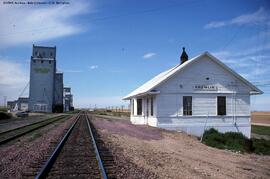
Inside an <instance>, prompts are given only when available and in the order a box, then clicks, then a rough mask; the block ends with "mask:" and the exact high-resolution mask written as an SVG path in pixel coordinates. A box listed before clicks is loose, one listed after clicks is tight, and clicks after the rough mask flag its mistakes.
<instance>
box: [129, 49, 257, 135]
mask: <svg viewBox="0 0 270 179" xmlns="http://www.w3.org/2000/svg"><path fill="white" fill-rule="evenodd" d="M178 69H179V70H178ZM198 85H204V86H207V85H208V86H211V87H213V88H211V89H198V88H195V86H198ZM251 92H254V93H251ZM261 93H262V91H260V90H259V89H258V88H256V87H255V86H253V85H252V84H250V83H249V82H247V81H245V80H243V79H242V78H241V77H239V76H238V75H237V74H235V73H234V72H232V71H230V70H229V69H228V68H227V67H224V65H223V64H222V63H220V62H219V61H218V60H217V59H215V58H214V57H213V56H211V55H210V54H209V53H205V54H204V55H200V56H198V57H195V58H193V59H192V60H190V61H188V62H185V63H184V64H182V65H178V66H176V67H174V68H171V69H170V70H168V71H165V72H163V73H161V74H159V75H158V76H156V77H155V78H153V79H152V80H150V81H149V82H147V83H146V84H145V85H143V86H141V87H139V88H138V89H136V90H134V91H133V92H132V93H131V94H129V95H128V96H126V97H125V99H131V101H132V102H131V108H132V111H133V109H134V114H135V115H133V113H132V114H131V122H132V123H134V124H148V125H151V126H156V127H160V128H165V129H171V130H181V131H185V132H187V133H189V134H193V135H197V136H201V135H202V134H203V132H204V131H205V130H206V129H209V128H212V127H213V128H216V129H218V130H219V131H221V132H226V131H235V132H242V133H243V134H244V135H246V136H247V137H250V129H251V124H250V95H251V94H261ZM183 96H192V115H191V116H184V115H183ZM218 96H226V115H224V116H219V115H217V98H218ZM150 97H154V115H153V116H149V113H150V110H149V109H150ZM138 98H141V99H143V100H142V115H140V116H138V115H136V114H137V101H136V100H137V99H138ZM147 98H148V99H149V104H148V106H147ZM147 108H148V110H149V112H148V115H147Z"/></svg>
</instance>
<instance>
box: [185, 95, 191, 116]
mask: <svg viewBox="0 0 270 179" xmlns="http://www.w3.org/2000/svg"><path fill="white" fill-rule="evenodd" d="M183 115H184V116H191V115H192V96H183Z"/></svg>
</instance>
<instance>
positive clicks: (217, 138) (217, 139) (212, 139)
mask: <svg viewBox="0 0 270 179" xmlns="http://www.w3.org/2000/svg"><path fill="white" fill-rule="evenodd" d="M203 143H205V144H206V145H209V146H211V147H216V148H219V149H224V144H225V141H224V137H223V135H222V134H221V133H219V132H218V131H217V130H216V129H214V128H211V129H209V130H207V131H205V132H204V134H203Z"/></svg>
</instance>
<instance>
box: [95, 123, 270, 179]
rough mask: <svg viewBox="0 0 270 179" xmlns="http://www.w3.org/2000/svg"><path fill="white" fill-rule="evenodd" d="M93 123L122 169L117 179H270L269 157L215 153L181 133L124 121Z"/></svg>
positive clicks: (228, 152) (212, 149)
mask: <svg viewBox="0 0 270 179" xmlns="http://www.w3.org/2000/svg"><path fill="white" fill-rule="evenodd" d="M93 123H94V125H95V126H96V127H97V129H98V131H99V133H100V135H101V136H102V137H103V138H104V140H105V142H107V143H108V144H109V145H110V148H111V150H112V152H113V154H114V155H115V157H116V159H117V160H118V161H117V163H118V165H119V166H118V167H119V168H120V169H121V167H124V170H122V171H121V172H119V176H125V177H127V178H141V177H142V178H270V156H258V155H250V154H244V155H242V154H237V153H233V152H230V151H224V150H218V149H215V148H211V147H208V146H205V145H204V144H201V143H200V142H199V141H198V140H197V139H196V138H193V137H190V136H187V135H186V134H184V133H178V132H172V131H166V130H162V129H158V128H152V127H149V126H135V125H132V124H130V122H129V121H126V120H108V119H101V118H96V120H94V122H93ZM126 165H127V166H129V167H126ZM136 169H138V170H139V171H140V172H137V171H136Z"/></svg>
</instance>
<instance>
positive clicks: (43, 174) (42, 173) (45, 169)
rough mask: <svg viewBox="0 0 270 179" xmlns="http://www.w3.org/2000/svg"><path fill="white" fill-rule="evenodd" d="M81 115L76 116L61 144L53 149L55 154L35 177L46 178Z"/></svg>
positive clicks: (36, 178)
mask: <svg viewBox="0 0 270 179" xmlns="http://www.w3.org/2000/svg"><path fill="white" fill-rule="evenodd" d="M80 117H81V116H80V114H78V116H77V117H76V121H75V122H74V123H73V124H72V126H71V127H70V128H69V130H68V131H67V133H66V134H65V136H64V137H63V138H62V140H61V141H60V142H59V144H58V145H57V147H56V149H55V150H54V151H53V154H52V155H51V156H50V158H49V159H48V160H47V162H46V163H45V165H44V166H43V167H42V168H41V170H40V171H39V173H38V174H37V176H36V177H35V179H41V178H42V179H43V178H46V176H47V175H48V173H49V172H50V170H51V168H52V166H53V164H54V163H55V161H56V158H57V157H58V155H59V153H60V151H61V149H62V148H63V146H64V144H65V142H66V141H67V139H68V137H69V135H70V134H71V131H72V130H73V128H74V126H75V125H76V123H77V122H78V120H79V119H80Z"/></svg>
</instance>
